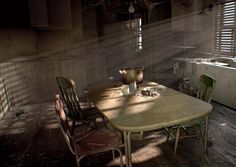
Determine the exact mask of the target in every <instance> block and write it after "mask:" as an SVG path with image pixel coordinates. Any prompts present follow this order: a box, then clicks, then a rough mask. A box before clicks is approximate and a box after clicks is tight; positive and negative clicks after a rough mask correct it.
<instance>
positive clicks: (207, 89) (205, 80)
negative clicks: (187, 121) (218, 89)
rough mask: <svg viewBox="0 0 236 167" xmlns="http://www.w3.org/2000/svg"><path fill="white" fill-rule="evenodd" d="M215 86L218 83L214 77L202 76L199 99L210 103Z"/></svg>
mask: <svg viewBox="0 0 236 167" xmlns="http://www.w3.org/2000/svg"><path fill="white" fill-rule="evenodd" d="M215 84H216V81H215V79H214V78H213V77H211V76H208V75H201V76H200V85H199V89H198V94H197V98H198V99H201V100H203V101H205V102H208V103H210V102H211V98H212V95H213V92H214V88H215Z"/></svg>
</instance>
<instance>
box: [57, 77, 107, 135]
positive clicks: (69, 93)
mask: <svg viewBox="0 0 236 167" xmlns="http://www.w3.org/2000/svg"><path fill="white" fill-rule="evenodd" d="M56 80H57V84H58V86H59V89H60V91H61V94H62V97H63V100H64V101H65V104H66V107H67V109H68V114H67V115H68V117H69V118H70V119H72V126H71V133H73V129H74V127H75V123H76V122H79V123H80V124H85V125H88V126H89V127H92V126H91V123H93V124H94V126H95V127H96V119H97V118H102V119H103V122H104V117H103V115H102V114H101V113H100V112H99V110H98V109H97V108H96V107H95V106H91V105H87V106H83V107H81V102H80V101H79V98H78V96H77V93H76V86H75V82H74V81H73V80H71V79H68V78H65V77H59V76H58V77H56Z"/></svg>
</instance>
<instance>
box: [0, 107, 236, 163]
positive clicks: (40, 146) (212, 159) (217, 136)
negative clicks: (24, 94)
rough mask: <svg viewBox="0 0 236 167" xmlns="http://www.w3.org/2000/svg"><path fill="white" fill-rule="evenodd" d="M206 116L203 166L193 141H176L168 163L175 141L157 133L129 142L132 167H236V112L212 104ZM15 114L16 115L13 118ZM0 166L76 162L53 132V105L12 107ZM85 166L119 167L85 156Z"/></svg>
mask: <svg viewBox="0 0 236 167" xmlns="http://www.w3.org/2000/svg"><path fill="white" fill-rule="evenodd" d="M213 105H214V111H213V112H212V113H211V114H210V117H209V139H210V141H211V142H212V146H210V147H208V159H209V163H207V162H206V161H205V159H204V156H203V154H202V151H203V150H202V142H201V141H200V140H199V139H197V138H188V139H182V140H180V143H179V147H178V151H177V157H176V159H175V160H173V158H172V156H173V147H174V140H170V141H169V142H166V135H165V133H164V131H162V130H156V131H150V132H145V133H144V139H143V140H141V141H136V140H133V141H132V156H133V164H134V165H133V166H135V167H136V166H137V167H144V166H145V167H154V166H155V167H205V166H209V167H235V166H236V121H235V120H236V111H235V110H232V109H229V108H227V107H225V106H222V105H220V104H218V103H213ZM16 115H18V116H16ZM0 148H1V149H0V162H1V165H0V166H1V167H31V166H34V167H42V166H43V167H60V166H61V167H67V166H68V167H72V166H76V162H75V157H74V156H73V155H72V154H71V153H70V151H69V149H68V147H67V145H66V143H65V141H64V138H63V136H62V133H61V131H60V129H59V128H58V124H57V121H56V118H55V113H54V108H53V105H52V103H45V104H35V105H29V106H22V107H17V108H14V109H13V110H12V111H11V112H9V113H7V114H6V116H5V117H4V118H3V119H2V120H1V121H0ZM81 164H82V166H84V167H91V166H95V167H97V166H119V159H118V157H117V158H116V159H115V161H112V156H111V153H110V152H107V153H104V154H99V155H93V156H89V157H86V158H84V159H83V160H82V162H81Z"/></svg>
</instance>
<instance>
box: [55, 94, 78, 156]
mask: <svg viewBox="0 0 236 167" xmlns="http://www.w3.org/2000/svg"><path fill="white" fill-rule="evenodd" d="M55 111H56V116H57V120H58V123H59V125H60V128H61V130H62V133H63V136H64V138H65V140H66V143H67V145H68V147H69V149H70V151H71V152H72V153H73V154H75V151H74V148H73V141H72V138H71V136H70V126H69V123H68V120H67V116H66V114H65V111H64V109H63V104H62V101H61V99H60V96H59V95H56V97H55Z"/></svg>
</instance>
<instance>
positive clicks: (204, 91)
mask: <svg viewBox="0 0 236 167" xmlns="http://www.w3.org/2000/svg"><path fill="white" fill-rule="evenodd" d="M215 84H216V81H215V79H214V78H213V77H211V76H208V75H201V76H200V84H199V88H198V93H197V98H198V99H200V100H203V101H205V102H207V103H210V102H211V99H212V95H213V92H214V88H215ZM203 122H204V120H203V119H202V118H199V119H196V120H193V121H190V122H187V123H184V124H181V125H178V126H177V127H176V126H175V127H171V128H166V129H165V130H166V131H167V141H168V140H169V138H170V136H174V135H173V131H174V129H177V130H176V135H175V146H174V159H175V156H176V152H177V147H178V141H179V138H180V129H183V130H184V131H185V132H187V133H188V128H189V127H195V129H196V131H197V129H198V130H199V132H200V135H201V138H202V140H203V141H204V137H203V132H202V126H203V125H204V123H203ZM193 136H196V135H187V136H185V137H193ZM185 137H181V138H185Z"/></svg>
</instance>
